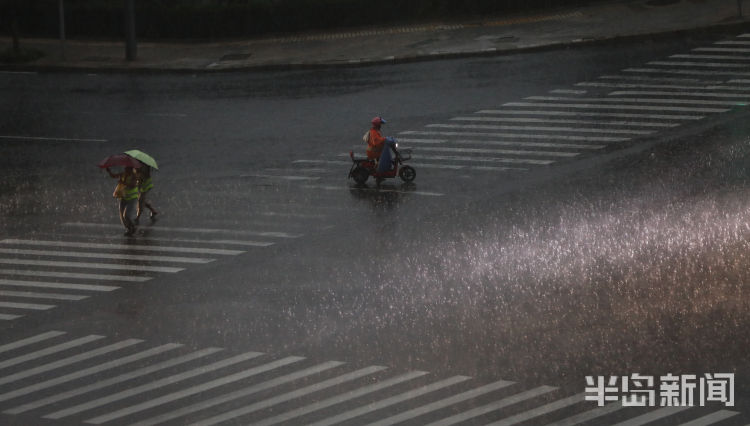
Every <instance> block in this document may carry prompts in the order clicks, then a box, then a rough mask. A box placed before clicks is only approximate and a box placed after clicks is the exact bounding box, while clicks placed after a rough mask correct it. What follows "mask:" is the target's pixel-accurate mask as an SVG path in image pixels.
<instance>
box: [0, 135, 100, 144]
mask: <svg viewBox="0 0 750 426" xmlns="http://www.w3.org/2000/svg"><path fill="white" fill-rule="evenodd" d="M0 139H10V140H24V141H61V142H108V140H107V139H79V138H56V137H44V136H14V135H0Z"/></svg>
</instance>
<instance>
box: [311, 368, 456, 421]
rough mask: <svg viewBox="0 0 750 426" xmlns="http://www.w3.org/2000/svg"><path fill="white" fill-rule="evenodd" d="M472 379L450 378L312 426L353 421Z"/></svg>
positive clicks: (372, 403)
mask: <svg viewBox="0 0 750 426" xmlns="http://www.w3.org/2000/svg"><path fill="white" fill-rule="evenodd" d="M469 379H470V377H466V376H453V377H449V378H447V379H444V380H440V381H437V382H433V383H430V384H429V385H425V386H422V387H420V388H417V389H412V390H409V391H407V392H404V393H401V394H398V395H394V396H392V397H390V398H386V399H382V400H380V401H377V402H371V403H369V404H367V405H365V406H364V407H360V408H356V409H353V410H349V411H347V412H344V413H341V414H338V415H335V416H333V417H329V418H327V419H323V420H320V421H318V422H315V423H313V424H312V425H310V426H323V425H334V424H336V423H341V422H343V421H346V420H349V419H353V418H355V417H359V416H361V415H363V414H367V413H370V412H373V411H376V410H380V409H382V408H386V407H389V406H391V405H395V404H399V403H401V402H404V401H408V400H410V399H414V398H417V397H419V396H422V395H426V394H428V393H430V392H435V391H438V390H440V389H444V388H447V387H449V386H453V385H455V384H458V383H461V382H464V381H466V380H469Z"/></svg>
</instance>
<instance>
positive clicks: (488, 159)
mask: <svg viewBox="0 0 750 426" xmlns="http://www.w3.org/2000/svg"><path fill="white" fill-rule="evenodd" d="M419 158H424V159H426V160H447V161H470V162H477V163H507V164H534V165H543V166H546V165H549V164H552V163H554V162H555V161H554V160H536V159H532V158H504V157H470V156H465V155H423V154H420V155H419Z"/></svg>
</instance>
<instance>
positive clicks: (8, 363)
mask: <svg viewBox="0 0 750 426" xmlns="http://www.w3.org/2000/svg"><path fill="white" fill-rule="evenodd" d="M103 338H104V336H98V335H95V334H92V335H89V336H86V337H80V338H78V339H75V340H70V341H67V342H65V343H60V344H57V345H54V346H50V347H47V348H44V349H39V350H37V351H34V352H30V353H27V354H24V355H19V356H17V357H15V358H10V359H6V360H5V361H2V362H0V369H3V368H8V367H12V366H14V365H18V364H22V363H24V362H27V361H32V360H35V359H38V358H42V357H45V356H47V355H52V354H55V353H58V352H62V351H65V350H68V349H71V348H75V347H77V346H81V345H85V344H86V343H91V342H93V341H95V340H99V339H103Z"/></svg>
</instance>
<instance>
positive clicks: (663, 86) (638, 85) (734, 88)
mask: <svg viewBox="0 0 750 426" xmlns="http://www.w3.org/2000/svg"><path fill="white" fill-rule="evenodd" d="M578 84H580V85H585V86H591V87H606V88H615V89H674V90H730V91H737V92H740V91H750V86H717V85H710V86H679V85H673V84H643V83H599V82H591V83H578ZM664 93H666V94H673V93H674V94H682V92H664Z"/></svg>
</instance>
